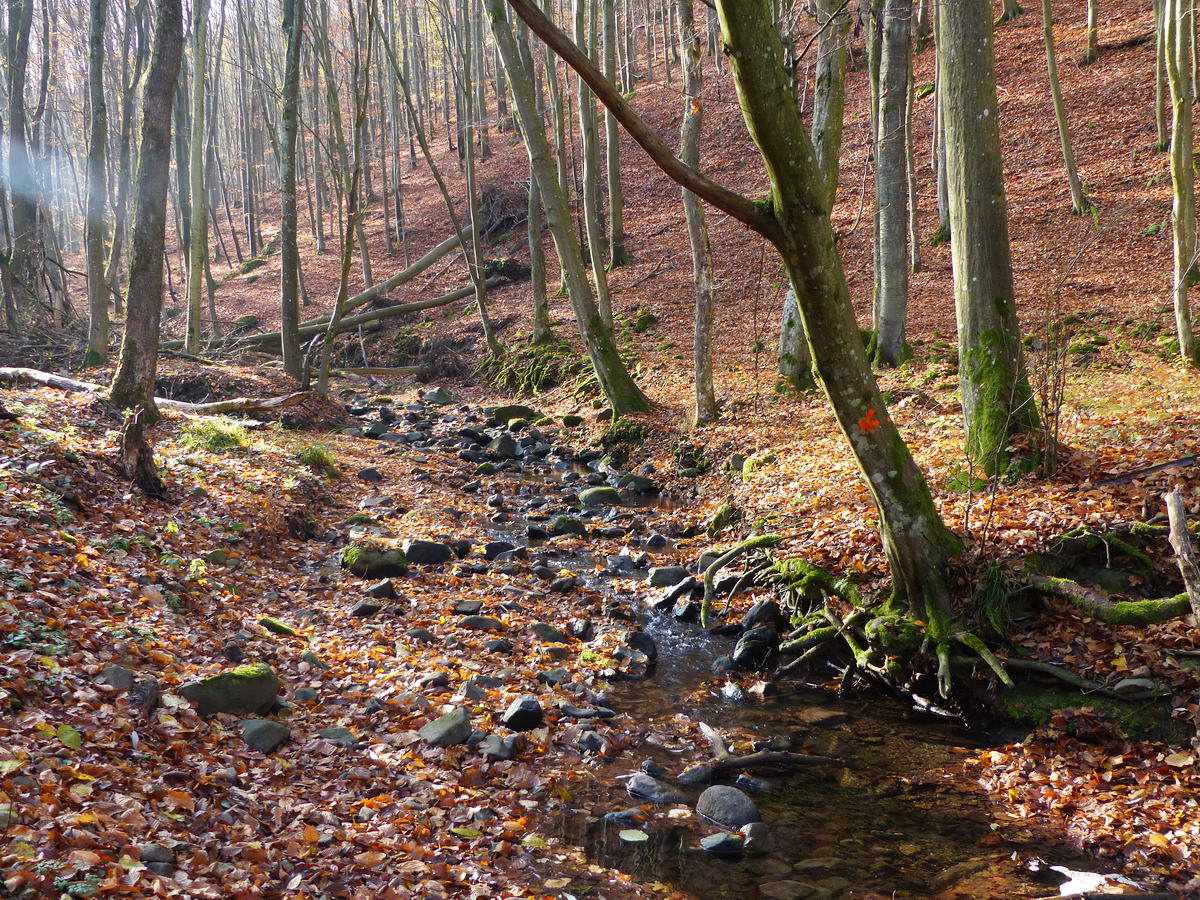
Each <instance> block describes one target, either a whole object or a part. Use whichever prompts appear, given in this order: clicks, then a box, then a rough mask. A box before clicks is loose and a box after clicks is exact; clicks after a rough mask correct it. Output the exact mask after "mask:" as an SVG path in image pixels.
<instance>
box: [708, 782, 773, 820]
mask: <svg viewBox="0 0 1200 900" xmlns="http://www.w3.org/2000/svg"><path fill="white" fill-rule="evenodd" d="M696 812H697V813H698V814H699V815H700V816H703V817H704V818H705V819H708V820H709V821H710V822H715V823H716V824H717V825H721V826H723V827H725V828H741V827H742V826H743V825H749V824H750V823H751V822H761V821H762V816H760V815H759V813H758V807H757V806H755V805H754V801H753V800H751V799H750V798H749V797H748V796H747V795H746V794H744V793H742V792H741V791H739V790H738V789H737V788H735V787H729V786H728V785H724V784H714V785H713V786H712V787H710V788H705V790H704V793H702V794H701V795H700V799H699V800H698V801H696Z"/></svg>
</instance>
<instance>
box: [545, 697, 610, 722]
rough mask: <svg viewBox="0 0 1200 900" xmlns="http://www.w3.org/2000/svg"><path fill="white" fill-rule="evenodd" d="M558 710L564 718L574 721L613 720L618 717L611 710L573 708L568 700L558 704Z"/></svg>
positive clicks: (602, 708)
mask: <svg viewBox="0 0 1200 900" xmlns="http://www.w3.org/2000/svg"><path fill="white" fill-rule="evenodd" d="M558 709H559V712H561V713H562V714H563V715H564V716H567V717H569V718H572V719H611V718H612V717H613V716H615V715H616V713H615V712H613V711H612V710H611V709H606V708H604V707H598V708H596V709H585V708H583V707H581V706H573V705H571V704H570V703H568V702H567V701H566V700H560V701H559V702H558Z"/></svg>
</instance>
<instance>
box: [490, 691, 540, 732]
mask: <svg viewBox="0 0 1200 900" xmlns="http://www.w3.org/2000/svg"><path fill="white" fill-rule="evenodd" d="M500 721H501V722H503V723H504V724H505V725H506V726H507V727H509V728H511V729H512V730H513V731H531V730H532V729H534V728H538V727H539V726H541V724H542V723H543V722H544V721H545V715H544V713H543V712H542V704H541V703H539V702H538V698H537V697H535V696H533V695H532V694H525V695H523V696H521V697H518V698H517V699H516V700H514V701H513V702H512V703H511V704H509V707H508V709H506V710H505V711H504V715H503V716H501V717H500Z"/></svg>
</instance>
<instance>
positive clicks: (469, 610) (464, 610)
mask: <svg viewBox="0 0 1200 900" xmlns="http://www.w3.org/2000/svg"><path fill="white" fill-rule="evenodd" d="M481 609H483V601H482V600H459V601H458V602H457V603H455V604H454V611H455V612H456V613H458V614H459V615H460V616H474V615H477V614H478V613H479V611H480V610H481Z"/></svg>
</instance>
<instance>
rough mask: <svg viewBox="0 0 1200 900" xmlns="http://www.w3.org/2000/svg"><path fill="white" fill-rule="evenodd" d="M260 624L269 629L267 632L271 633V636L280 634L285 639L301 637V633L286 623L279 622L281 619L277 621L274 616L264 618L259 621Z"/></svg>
mask: <svg viewBox="0 0 1200 900" xmlns="http://www.w3.org/2000/svg"><path fill="white" fill-rule="evenodd" d="M258 624H259V625H261V626H262V627H263V628H265V629H267V631H269V632H271V634H280V635H283V636H284V637H298V636H299V635H300V632H298V631H297V630H296V629H295V628H293V627H292V626H291V625H288V624H287V623H286V622H281V621H279V619H276V618H275V617H274V616H263V617H262V618H261V619H259V620H258Z"/></svg>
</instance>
